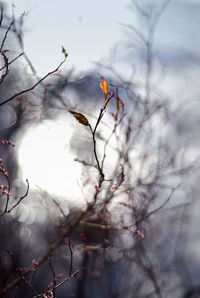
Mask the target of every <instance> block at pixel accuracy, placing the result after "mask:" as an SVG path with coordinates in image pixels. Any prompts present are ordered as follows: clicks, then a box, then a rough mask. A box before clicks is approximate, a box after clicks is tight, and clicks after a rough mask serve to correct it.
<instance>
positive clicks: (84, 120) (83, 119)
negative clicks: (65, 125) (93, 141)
mask: <svg viewBox="0 0 200 298" xmlns="http://www.w3.org/2000/svg"><path fill="white" fill-rule="evenodd" d="M69 112H70V113H71V114H73V116H74V117H75V118H76V120H77V121H78V122H79V123H81V124H83V125H85V126H87V125H89V121H88V120H87V118H86V117H85V116H84V115H83V114H81V113H77V112H73V111H69Z"/></svg>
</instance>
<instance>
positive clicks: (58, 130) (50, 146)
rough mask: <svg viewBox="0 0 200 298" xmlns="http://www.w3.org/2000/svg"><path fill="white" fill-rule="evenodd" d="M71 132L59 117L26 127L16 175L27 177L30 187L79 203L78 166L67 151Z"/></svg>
mask: <svg viewBox="0 0 200 298" xmlns="http://www.w3.org/2000/svg"><path fill="white" fill-rule="evenodd" d="M72 132H73V128H72V127H71V126H70V124H68V123H67V121H63V120H58V121H55V120H44V121H43V122H42V123H40V124H38V125H35V126H32V127H29V128H28V129H27V132H26V133H25V134H24V135H23V137H22V141H21V144H20V145H19V149H18V162H19V165H20V168H21V169H20V176H21V177H20V178H21V179H23V180H25V179H28V180H29V183H30V187H31V188H34V187H36V188H37V189H38V187H39V188H41V189H43V190H45V191H47V192H48V193H50V194H53V195H55V196H61V197H65V198H67V199H69V201H73V202H74V203H76V202H75V201H76V200H77V204H80V201H79V200H80V199H81V198H82V192H81V187H80V185H81V167H80V165H79V164H78V163H77V162H75V161H74V158H75V156H74V155H73V154H72V153H71V152H70V148H69V142H70V138H71V136H72ZM78 202H79V203H78Z"/></svg>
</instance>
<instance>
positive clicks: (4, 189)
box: [0, 185, 10, 196]
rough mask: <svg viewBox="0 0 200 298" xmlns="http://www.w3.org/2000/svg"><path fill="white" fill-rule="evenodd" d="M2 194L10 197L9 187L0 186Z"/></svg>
mask: <svg viewBox="0 0 200 298" xmlns="http://www.w3.org/2000/svg"><path fill="white" fill-rule="evenodd" d="M0 192H1V193H2V194H5V195H8V196H9V195H10V192H9V187H8V185H0Z"/></svg>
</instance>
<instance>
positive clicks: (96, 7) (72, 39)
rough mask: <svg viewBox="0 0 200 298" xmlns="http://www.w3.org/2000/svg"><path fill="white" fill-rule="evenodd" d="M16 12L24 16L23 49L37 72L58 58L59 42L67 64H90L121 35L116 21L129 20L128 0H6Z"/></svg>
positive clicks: (78, 67) (49, 67) (59, 54)
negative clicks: (24, 12) (63, 48)
mask: <svg viewBox="0 0 200 298" xmlns="http://www.w3.org/2000/svg"><path fill="white" fill-rule="evenodd" d="M6 3H7V4H8V8H9V11H11V7H12V3H14V5H15V13H16V15H20V14H21V13H22V12H23V11H27V12H29V14H28V15H27V17H26V32H25V49H26V52H27V53H28V55H29V57H30V58H31V60H32V61H33V63H34V65H35V67H36V69H37V70H38V72H39V74H45V73H46V72H47V71H49V70H51V69H52V68H54V67H55V66H56V65H57V64H58V63H59V61H60V60H61V59H62V54H61V46H62V45H63V46H64V47H65V48H66V49H67V51H68V52H69V59H68V62H67V63H68V66H69V67H70V66H72V65H74V66H75V68H76V69H77V70H85V69H88V68H90V67H92V65H93V64H92V63H91V61H98V60H100V59H101V58H103V57H104V56H105V55H106V53H107V52H108V51H109V49H110V47H111V46H112V45H113V44H114V43H116V42H119V41H120V40H121V39H122V38H123V34H122V33H121V30H120V26H119V22H120V23H132V20H133V14H132V13H131V12H130V11H129V10H128V9H127V5H128V4H129V3H130V1H129V0H123V1H116V0H109V1H108V0H102V1H94V0H84V1H81V0H73V1H71V0H58V1H51V0H31V1H28V0H27V1H25V0H14V1H13V0H7V1H6Z"/></svg>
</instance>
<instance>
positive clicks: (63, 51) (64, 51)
mask: <svg viewBox="0 0 200 298" xmlns="http://www.w3.org/2000/svg"><path fill="white" fill-rule="evenodd" d="M62 53H63V54H64V55H65V58H67V56H68V53H67V51H66V49H65V48H64V47H63V46H62Z"/></svg>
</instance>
